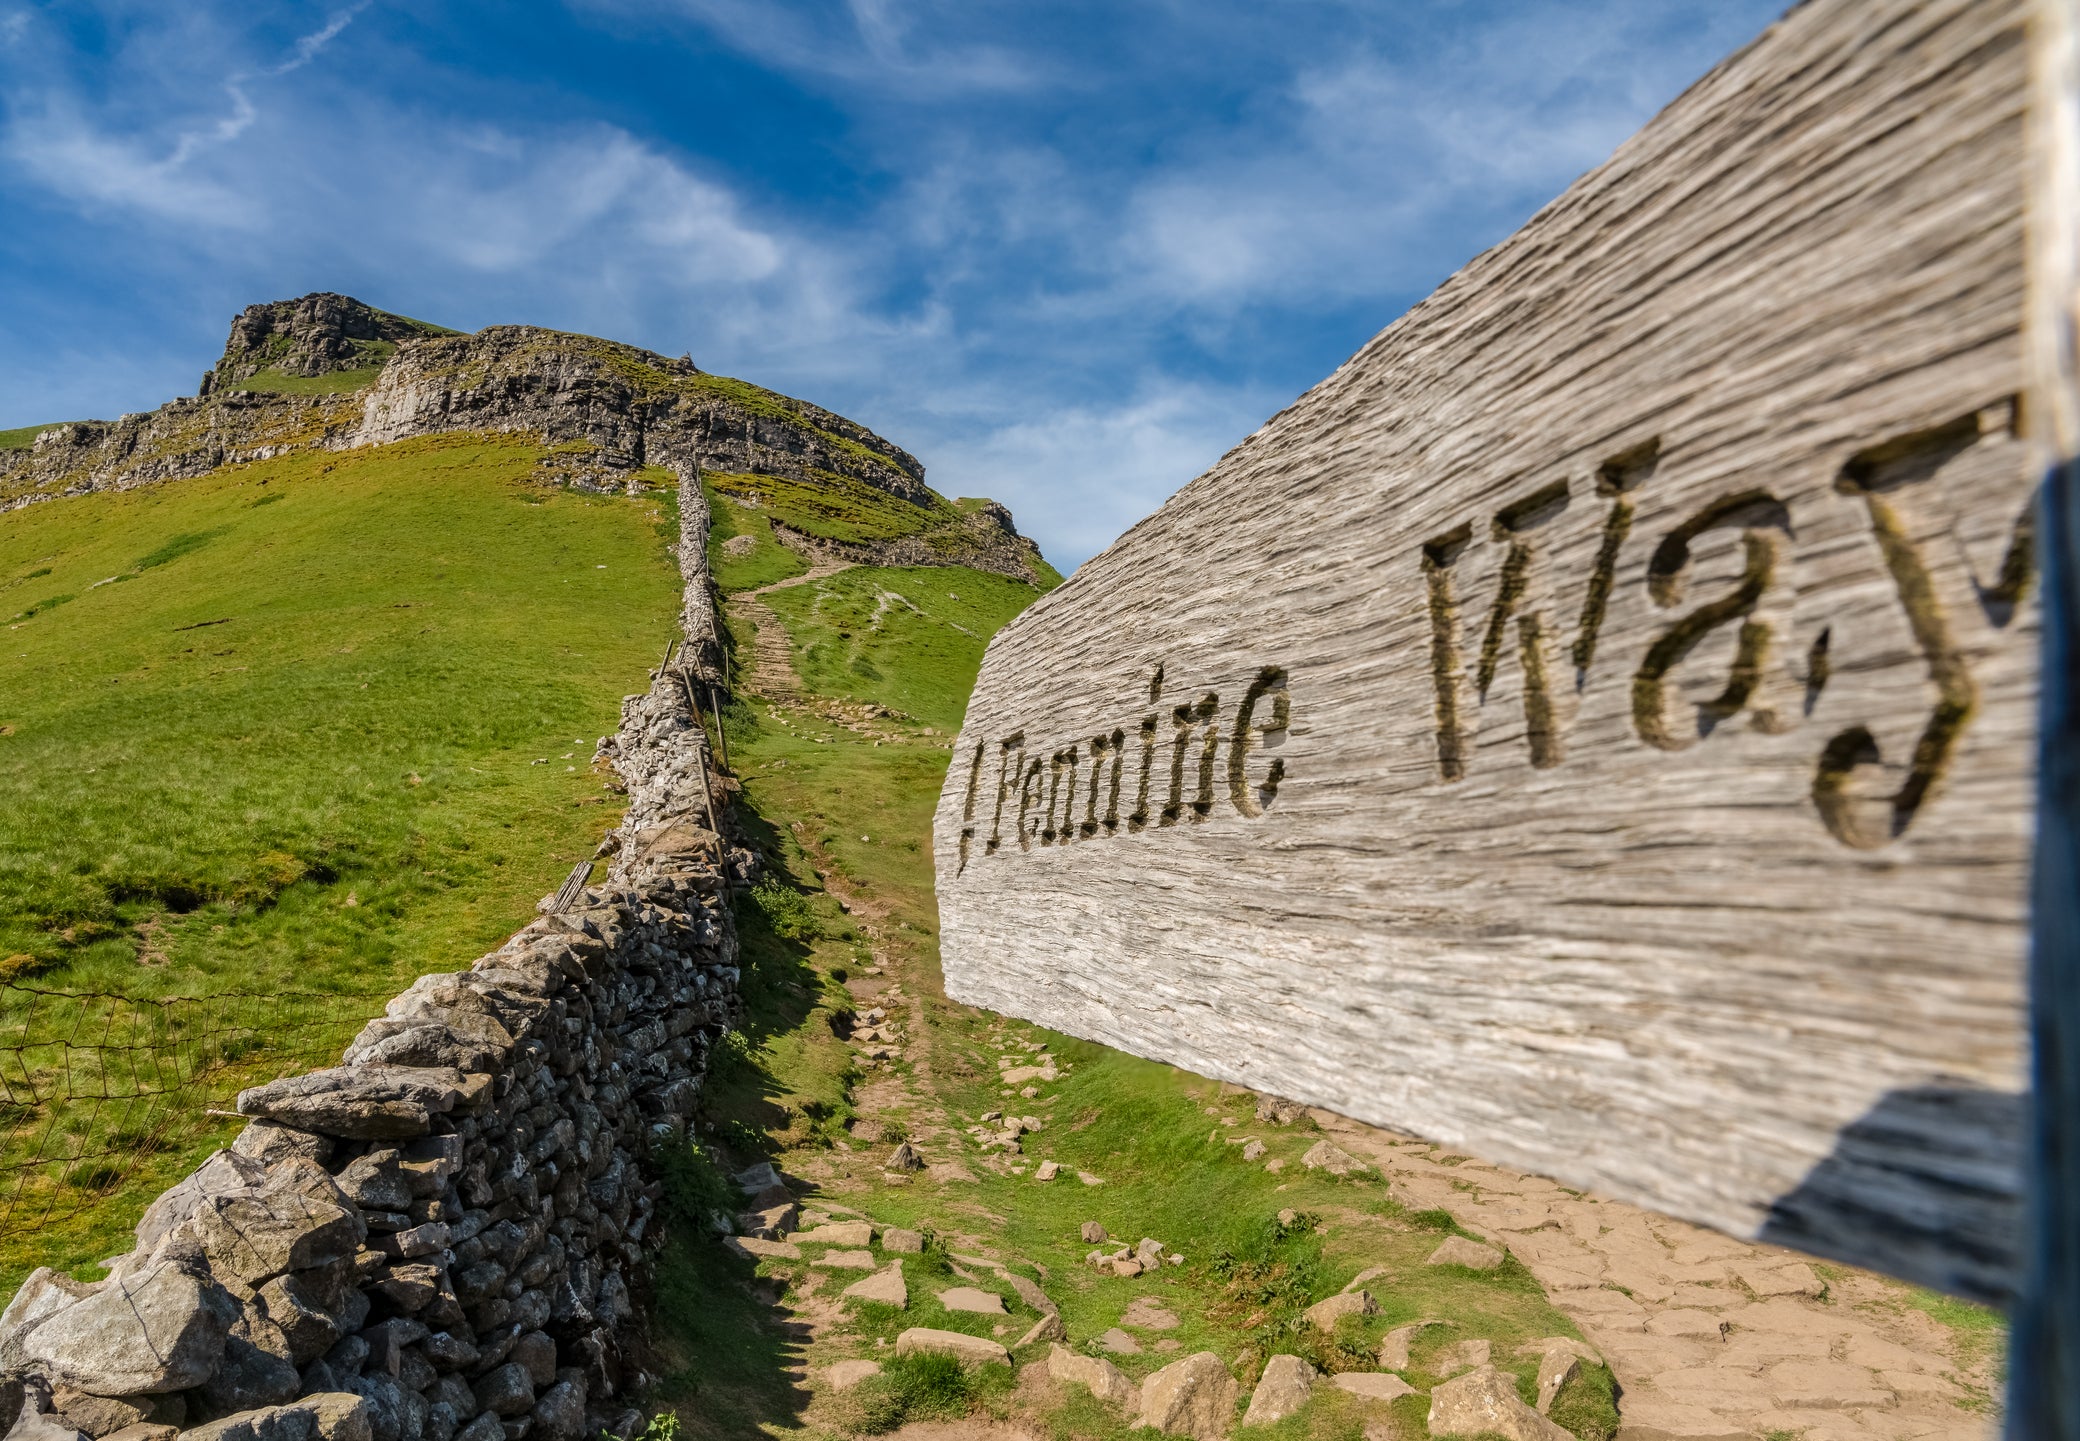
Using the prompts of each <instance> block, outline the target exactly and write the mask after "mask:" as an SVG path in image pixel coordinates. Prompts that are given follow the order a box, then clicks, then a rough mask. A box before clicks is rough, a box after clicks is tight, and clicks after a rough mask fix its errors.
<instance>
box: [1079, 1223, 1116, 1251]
mask: <svg viewBox="0 0 2080 1441" xmlns="http://www.w3.org/2000/svg"><path fill="white" fill-rule="evenodd" d="M1083 1239H1084V1240H1086V1241H1088V1242H1090V1243H1091V1244H1092V1245H1096V1244H1097V1243H1098V1242H1100V1241H1105V1240H1109V1239H1111V1238H1110V1237H1108V1236H1107V1235H1106V1234H1105V1228H1104V1227H1103V1226H1101V1225H1099V1224H1098V1223H1097V1222H1096V1221H1085V1222H1084V1223H1083Z"/></svg>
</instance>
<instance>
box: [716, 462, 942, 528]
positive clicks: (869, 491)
mask: <svg viewBox="0 0 2080 1441" xmlns="http://www.w3.org/2000/svg"><path fill="white" fill-rule="evenodd" d="M706 479H707V483H708V486H709V488H710V489H711V490H712V491H717V492H720V493H721V494H723V495H726V496H728V497H730V498H731V499H732V500H735V501H738V502H740V503H741V502H745V501H747V500H748V501H754V502H755V508H756V509H758V510H762V511H764V512H765V513H766V514H767V515H770V516H772V517H774V518H775V519H777V520H779V521H781V522H783V523H785V524H787V525H790V526H792V527H794V528H795V529H796V530H798V531H801V532H802V533H803V534H805V535H813V536H816V537H818V538H819V539H822V540H838V541H856V542H863V541H876V540H894V539H895V538H897V537H898V536H905V535H919V534H923V533H924V532H926V531H932V530H940V529H944V528H946V527H947V526H949V525H951V524H953V523H955V522H957V521H958V520H959V518H960V512H958V511H956V510H955V509H954V508H953V507H952V506H951V505H949V504H948V503H947V502H946V501H944V500H942V499H940V498H939V497H938V496H937V495H934V496H933V497H932V504H930V505H929V506H923V505H912V504H911V503H910V502H909V501H907V500H904V499H902V498H901V497H900V496H894V495H890V494H889V493H888V492H887V491H885V490H881V489H878V488H876V487H874V486H871V485H869V484H867V483H866V482H865V481H863V480H854V479H853V478H851V477H850V476H843V475H837V474H834V473H832V472H829V471H818V472H817V473H816V475H815V477H814V479H811V480H795V479H793V478H792V477H789V476H784V475H732V474H729V473H727V472H722V471H710V472H708V473H707V476H706Z"/></svg>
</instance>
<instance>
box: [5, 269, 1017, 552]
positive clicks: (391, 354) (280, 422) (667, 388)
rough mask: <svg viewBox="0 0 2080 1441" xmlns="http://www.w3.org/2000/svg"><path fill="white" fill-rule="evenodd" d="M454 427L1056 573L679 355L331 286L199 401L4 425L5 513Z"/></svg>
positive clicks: (247, 349) (770, 400)
mask: <svg viewBox="0 0 2080 1441" xmlns="http://www.w3.org/2000/svg"><path fill="white" fill-rule="evenodd" d="M458 431H459V432H474V433H480V434H493V433H495V434H515V433H519V434H532V435H536V436H539V437H540V440H541V443H542V445H543V447H544V453H543V456H542V460H541V466H540V472H541V474H540V478H541V479H542V480H543V481H544V482H546V483H554V484H562V485H570V486H575V487H578V488H580V489H587V490H598V491H606V490H622V489H639V488H642V487H643V486H644V485H646V484H656V483H659V482H660V481H661V480H662V479H663V477H662V476H655V475H653V476H651V477H649V478H648V479H647V480H646V479H645V477H644V474H643V473H644V472H645V471H646V470H651V469H659V470H662V471H665V472H669V473H670V474H671V475H673V476H675V477H676V478H677V479H678V480H680V481H685V480H687V479H689V478H691V477H692V476H694V475H695V474H700V475H702V476H703V477H704V478H705V479H707V480H708V481H709V483H710V484H711V485H712V486H714V487H715V488H716V489H718V490H721V491H723V492H724V493H727V494H731V495H734V496H737V497H739V498H741V499H743V500H745V501H747V502H749V503H751V504H754V505H756V504H760V503H762V500H763V498H764V497H766V496H768V495H770V494H771V493H773V492H774V491H775V490H778V491H781V492H784V493H786V494H787V495H789V496H791V497H792V498H793V499H794V501H795V502H796V503H795V504H792V505H789V506H788V507H786V509H785V514H784V516H783V515H782V514H780V513H778V512H776V514H775V515H774V517H773V520H774V525H775V529H776V531H779V532H782V533H783V538H793V539H795V540H797V541H800V542H801V543H803V544H806V545H808V546H810V547H817V546H821V547H824V548H838V549H843V550H847V551H861V548H862V547H863V546H864V547H865V549H866V550H871V551H872V552H873V554H872V556H871V557H869V556H868V555H866V554H864V553H860V554H854V555H853V556H852V558H853V559H868V558H872V559H878V560H883V561H886V562H889V563H897V564H955V563H957V564H963V565H972V566H975V567H976V568H978V569H982V570H989V571H994V572H996V573H998V574H1002V575H1008V576H1015V577H1017V578H1019V579H1024V580H1031V581H1036V582H1038V581H1040V580H1041V579H1042V578H1043V577H1048V576H1051V575H1052V572H1051V571H1050V570H1048V568H1047V565H1046V562H1045V561H1044V560H1042V559H1041V557H1040V552H1039V549H1038V548H1037V547H1036V546H1034V544H1033V543H1032V542H1031V541H1029V540H1027V539H1026V538H1025V537H1023V536H1021V535H1019V534H1018V531H1017V528H1016V526H1015V525H1014V524H1013V522H1012V518H1011V514H1010V512H1009V511H1007V510H1005V509H1004V507H1002V506H1001V505H998V504H996V503H995V502H993V501H968V502H961V503H955V502H952V501H949V500H947V499H946V498H945V497H943V496H941V495H939V494H938V493H937V492H935V491H934V490H932V489H931V487H930V486H928V485H927V484H926V483H925V479H924V466H923V465H922V464H921V463H920V462H919V461H918V460H917V458H916V457H915V456H912V455H911V454H910V453H909V452H907V451H905V450H903V449H902V448H901V447H900V446H897V445H895V444H893V443H892V442H890V441H888V440H885V439H883V438H882V437H881V436H879V435H876V434H875V433H874V432H873V431H871V430H869V429H867V428H866V427H865V426H863V425H859V424H857V423H855V422H853V421H851V420H848V419H846V418H845V417H844V416H842V415H838V414H836V413H835V412H833V411H829V410H825V409H824V408H822V407H821V406H817V405H812V404H810V403H809V402H807V401H804V400H797V399H795V398H794V397H792V396H787V395H782V394H780V393H778V392H777V391H771V390H767V389H764V388H763V387H761V386H757V385H752V384H750V383H748V382H746V381H742V380H735V379H732V378H730V377H728V376H721V375H713V374H710V373H708V372H706V371H703V370H702V369H700V367H698V366H697V365H695V364H694V363H693V361H692V359H691V358H690V357H687V356H682V357H680V358H678V359H672V358H669V357H666V356H663V355H659V354H656V353H655V352H652V351H647V350H643V349H640V348H638V347H636V346H633V345H623V344H620V343H618V342H616V341H611V340H602V339H599V338H597V337H594V336H588V335H575V334H571V333H568V332H565V331H557V330H545V329H541V328H539V327H536V326H530V325H495V326H489V327H487V328H485V329H483V330H480V331H476V332H474V333H462V332H457V331H453V330H448V329H445V328H444V327H441V326H438V325H432V324H429V323H427V322H425V321H421V320H414V319H411V318H410V317H407V316H402V315H393V314H391V313H389V312H387V311H382V310H377V309H375V308H374V307H373V306H369V305H365V304H363V303H362V302H360V301H358V300H355V299H353V298H351V297H349V296H345V295H337V294H333V293H331V292H318V293H314V294H311V295H305V296H302V297H300V298H298V299H295V300H281V301H273V302H269V303H265V304H260V305H252V306H248V307H247V308H246V309H245V310H243V311H242V312H240V313H239V315H238V316H237V317H236V318H235V319H234V320H233V321H232V324H231V333H230V337H229V339H228V340H227V341H226V343H225V347H224V353H223V356H222V357H221V358H220V359H219V360H218V361H217V363H216V365H215V366H214V367H213V368H212V369H210V370H209V371H208V372H206V373H205V374H204V375H203V377H202V384H201V386H200V388H199V393H198V394H197V395H195V396H193V397H188V398H183V399H179V400H172V401H168V402H167V403H166V404H164V405H162V406H160V407H159V408H158V409H157V410H153V411H147V412H142V413H139V414H133V415H126V416H123V417H122V418H121V419H119V420H116V421H100V420H88V421H73V422H67V423H64V424H59V425H50V426H42V427H31V428H27V429H24V430H20V431H12V432H9V431H0V511H4V510H9V509H13V508H15V507H17V506H20V505H26V504H31V503H34V502H36V501H40V500H48V499H52V498H55V497H58V496H64V495H77V494H81V493H85V492H90V491H102V490H128V489H131V488H133V487H136V486H140V485H150V484H155V483H157V482H160V481H165V480H173V479H178V478H182V477H186V476H194V475H200V474H203V473H205V472H207V471H211V470H214V469H216V468H217V467H219V466H222V465H234V464H240V463H246V462H251V461H257V460H265V459H270V458H272V457H275V456H279V455H284V454H288V453H290V452H293V451H298V450H309V449H324V450H347V449H355V448H359V447H362V446H371V445H385V444H389V443H391V442H393V441H398V440H404V439H408V438H411V437H414V436H422V435H432V434H440V433H446V432H458ZM856 515H871V516H872V517H873V524H871V525H870V526H867V527H865V528H864V529H863V528H861V527H860V526H857V525H849V524H847V520H848V518H849V517H853V516H856Z"/></svg>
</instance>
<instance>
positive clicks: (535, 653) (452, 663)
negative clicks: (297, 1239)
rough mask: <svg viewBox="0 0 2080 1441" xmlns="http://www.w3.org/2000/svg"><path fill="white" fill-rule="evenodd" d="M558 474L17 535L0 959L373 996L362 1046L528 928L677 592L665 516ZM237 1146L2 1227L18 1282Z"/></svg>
mask: <svg viewBox="0 0 2080 1441" xmlns="http://www.w3.org/2000/svg"><path fill="white" fill-rule="evenodd" d="M538 458H539V452H538V451H537V450H536V449H535V448H534V447H532V446H529V445H525V444H521V443H518V442H515V441H511V440H503V439H490V440H465V439H459V438H444V439H437V440H428V441H414V442H406V443H404V444H401V445H397V446H392V447H387V448H384V449H380V450H370V451H356V452H349V453H345V454H339V455H310V456H299V457H288V458H283V459H280V460H277V461H272V462H267V463H263V464H256V465H251V466H246V467H240V468H236V469H234V470H230V471H226V472H220V473H218V474H214V475H211V476H206V477H203V478H200V479H197V480H193V481H184V482H182V483H180V484H178V485H168V486H159V487H153V488H150V489H146V490H139V491H133V492H129V493H126V494H112V495H93V496H84V497H79V498H76V499H71V500H62V501H55V502H50V503H46V504H42V505H36V506H32V507H29V508H27V509H25V510H21V511H17V512H15V513H13V514H11V515H9V516H8V517H7V524H6V526H5V528H4V530H0V642H4V647H0V967H4V968H5V969H6V970H8V971H9V972H11V973H12V974H13V975H14V976H16V977H17V978H21V977H33V978H34V979H35V984H37V985H48V986H55V987H62V988H66V989H80V988H84V989H93V990H104V991H115V992H120V993H122V994H125V995H132V996H147V997H150V996H168V995H208V994H216V993H225V992H244V993H261V994H268V993H275V992H317V993H324V992H336V993H351V994H354V995H357V996H361V997H364V998H368V999H366V1000H365V1002H364V1003H360V1004H358V1005H354V1006H347V1007H345V1008H344V1009H340V1008H333V1011H328V1012H327V1014H328V1015H330V1016H331V1017H332V1019H331V1021H330V1022H329V1024H330V1025H331V1027H332V1029H333V1031H334V1032H335V1034H333V1035H331V1036H329V1037H326V1038H324V1044H325V1045H327V1046H329V1047H330V1049H331V1051H332V1052H333V1053H334V1054H336V1052H337V1048H338V1046H339V1045H340V1044H342V1043H344V1041H345V1040H346V1039H348V1038H349V1037H350V1036H351V1033H352V1030H353V1029H354V1028H355V1027H356V1026H358V1024H359V1020H360V1019H361V1018H362V1017H363V1016H365V1015H366V1014H368V1013H372V1012H374V1011H378V1010H380V1008H381V999H382V998H383V997H387V996H388V995H390V994H392V993H394V992H395V991H396V990H397V989H399V988H400V987H401V986H402V985H404V984H406V983H408V982H409V980H410V979H411V978H412V977H414V976H416V975H418V974H420V973H421V972H424V971H428V970H434V969H439V968H442V967H450V966H454V965H458V964H462V963H466V962H467V961H469V960H470V959H472V958H474V957H475V956H476V955H478V954H479V953H480V952H481V951H483V950H484V949H487V948H488V947H490V946H492V945H495V944H496V943H497V942H498V941H499V940H501V939H502V938H503V937H504V936H505V935H507V934H508V933H509V932H510V931H511V930H512V929H513V928H515V927H516V926H518V925H520V924H522V923H524V922H525V920H526V919H527V918H528V917H529V915H530V914H531V910H532V906H533V903H534V902H535V900H537V899H538V898H539V897H540V896H541V895H542V894H544V893H545V892H546V891H549V890H552V889H554V888H555V886H556V885H557V883H558V882H559V881H560V880H561V879H562V877H563V875H564V874H565V873H566V872H567V871H568V870H569V868H570V866H571V864H572V863H573V862H574V861H575V860H577V859H579V858H580V857H582V856H585V855H587V854H589V853H590V850H591V848H592V846H593V844H594V843H595V842H596V840H597V838H598V836H599V835H600V833H601V832H602V831H604V830H605V829H606V828H607V827H608V826H609V825H610V824H611V823H612V820H613V811H614V797H612V796H611V795H609V794H608V793H607V792H605V791H604V790H603V789H602V786H601V781H600V778H599V777H598V776H596V775H594V774H592V772H591V769H590V764H589V763H590V760H591V755H592V749H593V745H594V743H595V741H596V740H597V738H598V737H599V736H600V735H602V734H604V733H606V732H608V731H610V730H612V729H613V727H614V725H615V724H616V723H617V712H618V701H619V697H620V696H621V695H622V694H624V693H626V692H629V691H633V690H637V689H640V688H641V687H642V685H644V684H645V683H646V675H645V672H646V669H647V667H648V666H650V665H653V664H655V662H656V659H657V655H658V654H659V653H660V652H661V651H662V649H663V646H664V642H665V639H666V637H667V635H668V634H669V630H670V626H671V624H672V620H673V616H674V613H675V611H676V608H677V599H678V579H677V575H676V571H675V568H674V566H673V564H672V561H671V557H670V554H669V551H668V548H667V542H668V539H669V538H670V537H671V536H672V535H673V534H674V533H675V529H676V518H675V516H674V515H673V514H672V513H671V510H670V498H669V497H668V496H663V495H652V496H649V497H646V498H641V499H627V498H621V497H613V498H605V497H597V496H590V495H584V494H579V493H563V492H558V491H554V490H548V489H544V488H543V487H541V486H539V485H537V484H530V483H529V482H528V477H529V475H530V473H531V472H533V471H534V469H535V465H536V462H537V460H538ZM10 1004H15V1002H13V1001H12V1000H10V999H9V998H6V997H4V996H0V1031H4V1025H5V1024H6V1023H11V1022H12V1021H13V1020H14V1019H16V1018H15V1017H14V1016H12V1015H11V1013H9V1012H7V1010H6V1007H7V1006H8V1005H10ZM335 1011H336V1012H337V1014H334V1012H335ZM305 1039H306V1040H309V1039H310V1038H308V1037H306V1038H305ZM282 1064H283V1061H282V1058H280V1057H278V1056H273V1055H271V1054H270V1053H269V1052H268V1051H267V1050H266V1049H265V1048H263V1049H261V1050H259V1051H257V1052H255V1053H253V1054H251V1055H249V1056H247V1057H245V1058H244V1059H243V1060H242V1062H241V1066H242V1068H243V1070H242V1072H241V1074H247V1075H260V1074H263V1073H264V1074H273V1073H274V1071H275V1070H278V1069H280V1067H281V1065H282ZM9 1119H11V1117H10V1118H9ZM234 1124H235V1123H234ZM211 1125H212V1129H210V1130H209V1131H207V1132H205V1133H203V1134H200V1135H192V1136H189V1137H186V1138H185V1139H184V1140H183V1142H182V1144H181V1145H180V1146H179V1147H176V1148H175V1150H174V1151H173V1152H170V1153H168V1154H166V1155H164V1156H162V1157H161V1158H160V1159H159V1161H158V1162H157V1163H155V1164H154V1165H153V1166H151V1167H149V1168H147V1174H145V1175H144V1176H142V1177H140V1178H139V1179H138V1180H137V1181H136V1182H135V1183H134V1184H132V1185H131V1186H130V1187H129V1189H128V1190H127V1191H126V1192H125V1193H124V1194H123V1195H122V1196H120V1197H118V1199H117V1201H116V1203H115V1204H113V1205H111V1206H107V1207H102V1208H100V1209H99V1210H98V1211H97V1212H96V1213H95V1214H94V1216H93V1217H92V1219H91V1221H83V1222H80V1223H77V1224H74V1225H73V1226H71V1227H70V1228H69V1229H67V1228H63V1227H61V1228H58V1229H56V1230H46V1231H45V1232H43V1233H42V1234H39V1235H37V1236H36V1237H35V1238H34V1239H33V1240H24V1239H22V1238H21V1237H19V1236H15V1237H13V1238H11V1239H6V1240H0V1267H4V1269H5V1271H6V1273H7V1275H9V1276H14V1275H17V1274H18V1273H19V1271H20V1270H21V1269H22V1268H23V1267H24V1266H25V1265H26V1264H28V1263H30V1262H32V1261H45V1262H50V1263H53V1264H66V1263H70V1262H77V1261H81V1260H91V1259H93V1258H95V1257H99V1256H103V1255H107V1254H109V1253H110V1250H111V1249H112V1248H111V1247H110V1246H109V1244H108V1238H109V1237H110V1236H111V1235H113V1233H114V1232H115V1231H116V1230H118V1229H120V1228H121V1227H122V1226H125V1225H127V1224H128V1223H129V1221H130V1220H133V1219H134V1214H133V1212H134V1204H135V1202H136V1200H137V1199H138V1198H139V1197H141V1196H144V1195H148V1194H150V1189H149V1188H151V1187H152V1186H153V1185H154V1184H155V1182H154V1177H156V1178H158V1182H159V1183H163V1180H164V1179H166V1178H169V1177H170V1176H172V1175H175V1174H178V1172H179V1171H180V1169H181V1168H182V1166H183V1165H185V1164H188V1163H189V1159H190V1158H192V1155H193V1153H194V1151H195V1150H196V1149H197V1148H200V1147H206V1146H207V1145H209V1144H212V1143H213V1141H214V1140H215V1139H217V1137H216V1132H217V1131H222V1133H223V1135H224V1136H226V1137H228V1135H229V1134H230V1129H231V1128H229V1127H226V1126H223V1125H221V1124H217V1123H211ZM5 1159H6V1157H5V1156H4V1155H0V1162H4V1161H5ZM106 1181H107V1178H106V1177H97V1178H91V1179H90V1180H89V1182H88V1184H106ZM11 1184H12V1182H11V1181H10V1182H9V1185H10V1186H11Z"/></svg>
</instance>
